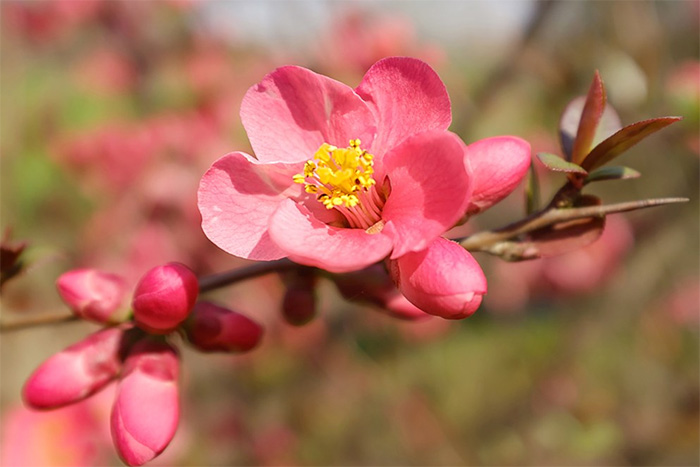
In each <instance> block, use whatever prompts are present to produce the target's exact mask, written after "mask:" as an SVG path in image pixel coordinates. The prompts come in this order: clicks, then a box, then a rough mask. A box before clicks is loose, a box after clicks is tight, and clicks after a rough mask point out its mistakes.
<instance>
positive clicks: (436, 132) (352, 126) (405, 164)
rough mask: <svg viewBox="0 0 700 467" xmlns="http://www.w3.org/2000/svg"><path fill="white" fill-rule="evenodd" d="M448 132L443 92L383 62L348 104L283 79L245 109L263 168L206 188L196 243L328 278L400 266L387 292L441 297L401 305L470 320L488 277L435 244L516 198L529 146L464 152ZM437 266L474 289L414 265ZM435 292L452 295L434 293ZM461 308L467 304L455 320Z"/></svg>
mask: <svg viewBox="0 0 700 467" xmlns="http://www.w3.org/2000/svg"><path fill="white" fill-rule="evenodd" d="M451 118H452V117H451V109H450V101H449V97H448V95H447V91H446V90H445V86H444V85H443V83H442V82H441V81H440V79H439V77H438V76H437V75H436V74H435V72H434V71H433V70H432V69H431V68H430V67H429V66H428V65H427V64H425V63H423V62H421V61H420V60H416V59H412V58H405V57H394V58H387V59H383V60H380V61H379V62H377V63H375V64H374V65H373V66H372V67H371V68H370V69H369V70H368V71H367V74H366V75H365V76H364V78H363V80H362V82H361V83H360V85H359V86H358V87H357V88H356V89H354V90H353V89H351V88H349V87H348V86H345V85H343V84H341V83H338V82H337V81H334V80H332V79H330V78H326V77H324V76H321V75H317V74H315V73H313V72H311V71H309V70H306V69H304V68H299V67H283V68H279V69H277V70H275V71H274V72H272V73H270V74H269V75H267V76H266V77H265V78H264V79H263V80H262V82H260V83H259V84H257V85H256V86H253V87H252V88H251V89H250V90H249V91H248V93H247V94H246V95H245V97H244V99H243V104H242V108H241V119H242V121H243V125H244V126H245V128H246V130H247V132H248V136H249V139H250V142H251V145H252V147H253V149H254V151H255V153H256V155H257V158H254V157H252V156H250V155H248V154H245V153H242V152H234V153H230V154H228V155H226V156H224V157H222V158H221V159H219V160H218V161H216V162H215V163H214V165H213V166H212V167H211V168H210V169H209V171H207V173H206V174H205V175H204V177H203V178H202V181H201V183H200V188H199V209H200V212H201V213H202V227H203V229H204V232H205V233H206V234H207V236H208V237H209V239H210V240H212V241H213V242H214V243H215V244H216V245H218V246H219V247H220V248H222V249H223V250H225V251H226V252H228V253H231V254H233V255H236V256H240V257H243V258H248V259H253V260H273V259H278V258H282V257H288V258H290V259H292V260H293V261H296V262H299V263H302V264H305V265H309V266H315V267H319V268H322V269H326V270H328V271H330V272H335V273H340V272H349V271H356V270H359V269H362V268H365V267H367V266H369V265H371V264H374V263H376V262H378V261H381V260H383V259H384V258H387V257H389V258H390V259H391V260H393V261H399V260H401V258H403V257H404V256H407V255H408V256H407V258H405V259H404V260H403V261H400V264H399V263H397V264H398V266H399V269H400V270H401V271H402V273H401V274H398V275H396V276H395V278H396V279H400V278H402V277H406V278H407V277H411V276H414V275H416V274H418V275H420V276H422V277H424V278H430V280H429V281H428V282H429V284H430V287H432V288H434V289H435V291H434V292H430V290H432V289H430V287H429V288H428V289H424V290H423V289H421V285H422V284H418V283H416V285H415V286H413V285H411V284H413V283H414V282H415V281H414V280H409V281H408V282H404V285H403V288H402V292H403V293H404V295H405V296H406V298H408V300H409V301H411V302H412V303H413V304H414V305H416V306H418V307H419V308H421V309H422V310H423V311H427V312H428V313H431V314H437V315H439V316H446V317H450V318H457V317H461V316H466V315H468V314H470V313H471V312H473V311H474V310H475V309H476V306H478V304H479V303H480V301H481V295H483V293H485V291H486V286H485V280H484V279H483V274H482V273H481V270H480V269H479V267H478V265H477V264H476V262H475V261H474V259H473V258H472V257H471V255H469V253H467V252H466V251H462V252H460V253H457V252H456V251H455V248H458V247H457V245H456V244H455V245H454V247H443V248H441V247H440V245H445V244H444V243H442V242H439V241H438V239H440V236H441V235H442V234H443V233H444V232H445V231H447V230H448V229H450V228H451V227H453V226H454V225H455V223H456V222H457V221H458V220H459V219H461V218H463V217H464V216H465V214H475V213H478V212H480V211H482V210H484V209H486V208H488V207H490V206H491V205H493V204H494V203H496V202H497V201H500V200H501V199H502V198H503V197H505V196H506V195H507V194H508V193H510V192H511V191H512V190H513V188H515V186H516V185H517V184H518V183H519V182H520V180H521V179H522V177H523V176H524V174H525V172H526V171H527V167H528V165H529V161H530V146H529V144H528V143H527V142H525V141H523V140H521V139H520V138H515V137H510V136H502V137H495V138H488V139H485V140H481V141H477V142H475V143H473V144H472V145H470V146H468V147H467V146H466V145H465V144H464V143H463V142H462V141H461V140H460V139H459V138H458V137H457V136H456V135H454V134H452V133H450V132H448V131H447V127H448V126H449V125H450V122H451ZM429 247H430V249H431V252H428V251H424V250H426V248H429ZM441 256H445V257H449V259H450V261H452V262H460V264H459V265H457V266H455V269H457V270H460V271H469V272H473V273H474V274H476V275H475V276H474V277H472V278H464V277H462V278H459V280H455V279H452V278H449V277H448V274H447V271H445V270H443V269H441V267H440V265H439V264H438V262H437V260H431V262H429V263H428V264H426V265H422V266H421V265H420V264H419V259H421V260H422V259H425V258H439V257H441ZM409 258H410V259H409ZM442 283H444V284H443V285H445V286H446V287H447V289H448V290H450V292H449V293H447V294H445V293H443V292H440V293H438V291H437V290H438V285H439V284H442ZM466 286H475V287H477V288H476V289H474V290H467V289H465V287H466ZM431 293H432V294H437V295H434V296H430V295H431ZM461 298H464V299H467V298H468V299H469V303H462V304H461V305H459V306H458V305H457V304H456V301H458V300H459V299H461ZM419 303H420V304H419ZM421 304H422V305H421ZM440 304H442V305H440ZM443 305H444V306H447V307H448V308H447V309H438V308H439V307H440V306H443ZM423 306H426V307H427V309H426V308H423Z"/></svg>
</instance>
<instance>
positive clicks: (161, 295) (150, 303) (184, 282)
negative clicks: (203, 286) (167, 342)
mask: <svg viewBox="0 0 700 467" xmlns="http://www.w3.org/2000/svg"><path fill="white" fill-rule="evenodd" d="M198 293H199V284H198V282H197V276H195V274H194V272H192V270H191V269H190V268H188V267H187V266H185V265H184V264H180V263H168V264H165V265H163V266H157V267H155V268H153V269H151V270H150V271H148V272H147V273H146V274H144V276H143V277H142V278H141V280H140V281H139V283H138V284H137V285H136V290H135V291H134V302H133V308H134V320H135V321H136V324H138V325H139V326H140V327H141V328H143V329H145V330H146V331H149V332H152V333H156V334H164V333H167V332H169V331H172V330H173V329H175V328H176V327H177V326H178V325H179V324H180V323H182V322H183V321H184V320H185V319H186V318H187V316H188V315H189V313H190V311H191V310H192V308H193V307H194V303H195V301H196V300H197V295H198Z"/></svg>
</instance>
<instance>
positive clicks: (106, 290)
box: [56, 269, 129, 324]
mask: <svg viewBox="0 0 700 467" xmlns="http://www.w3.org/2000/svg"><path fill="white" fill-rule="evenodd" d="M56 287H57V288H58V293H59V295H61V298H62V299H63V301H64V302H65V303H66V305H68V306H69V307H70V309H71V310H72V311H73V313H75V314H76V315H77V316H79V317H81V318H83V319H87V320H91V321H95V322H97V323H103V324H104V323H119V322H122V321H124V320H125V319H126V318H127V315H128V313H129V310H128V309H126V308H123V309H122V308H121V305H122V301H123V300H124V295H125V294H126V282H125V281H124V279H122V278H121V277H119V276H117V275H115V274H108V273H105V272H101V271H98V270H97V269H74V270H72V271H68V272H66V273H64V274H61V276H60V277H59V278H58V280H57V281H56Z"/></svg>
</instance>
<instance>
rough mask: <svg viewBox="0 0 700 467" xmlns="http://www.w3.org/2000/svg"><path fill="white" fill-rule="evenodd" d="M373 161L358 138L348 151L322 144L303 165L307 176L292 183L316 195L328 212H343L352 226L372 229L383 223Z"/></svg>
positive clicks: (382, 201) (352, 141)
mask: <svg viewBox="0 0 700 467" xmlns="http://www.w3.org/2000/svg"><path fill="white" fill-rule="evenodd" d="M373 159H374V156H373V155H372V154H370V153H368V152H367V151H365V150H363V149H362V148H361V147H360V140H359V139H352V140H350V145H349V146H348V147H347V148H337V147H335V146H332V145H330V144H328V143H323V144H322V145H321V147H320V148H318V150H317V151H316V153H315V154H314V158H313V159H309V160H308V161H306V163H305V164H304V173H300V174H296V175H294V177H293V180H294V182H295V183H300V184H303V185H304V189H305V190H306V192H307V193H314V194H317V198H316V199H317V200H318V201H319V202H321V203H323V205H324V206H325V207H326V209H336V210H338V211H340V212H341V213H342V214H343V215H344V216H345V218H346V219H347V220H348V223H349V224H350V226H351V227H354V228H363V229H369V228H370V227H373V226H375V225H376V224H377V223H380V222H381V210H382V207H384V199H383V198H382V196H380V194H379V193H378V192H377V189H376V182H375V180H374V178H373V177H372V174H373V173H374V167H373V165H374V162H373ZM375 230H376V229H375ZM380 230H381V228H380Z"/></svg>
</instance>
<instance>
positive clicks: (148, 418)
mask: <svg viewBox="0 0 700 467" xmlns="http://www.w3.org/2000/svg"><path fill="white" fill-rule="evenodd" d="M178 375H179V361H178V356H177V351H176V350H175V349H174V348H173V347H171V346H169V345H168V344H166V343H165V342H161V341H155V340H151V339H144V340H142V341H140V342H138V343H136V344H135V345H134V346H133V348H132V349H131V350H130V352H129V355H128V356H127V358H126V361H125V362H124V372H123V375H122V377H121V381H120V382H119V386H118V388H117V396H116V400H115V401H114V406H113V408H112V415H111V428H112V439H113V441H114V445H115V447H116V449H117V452H118V453H119V456H120V457H121V458H122V460H123V461H124V462H125V463H127V464H128V465H142V464H144V463H146V462H148V461H150V460H151V459H153V458H154V457H156V456H157V455H158V454H160V453H161V452H162V451H163V450H164V449H165V448H166V447H167V446H168V444H169V443H170V441H171V440H172V438H173V436H174V435H175V431H176V429H177V424H178V420H179V417H180V409H179V407H180V406H179V401H178V386H177V384H178Z"/></svg>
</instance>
